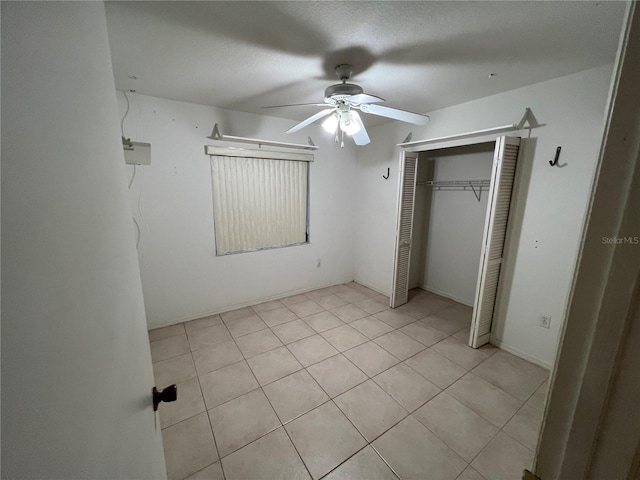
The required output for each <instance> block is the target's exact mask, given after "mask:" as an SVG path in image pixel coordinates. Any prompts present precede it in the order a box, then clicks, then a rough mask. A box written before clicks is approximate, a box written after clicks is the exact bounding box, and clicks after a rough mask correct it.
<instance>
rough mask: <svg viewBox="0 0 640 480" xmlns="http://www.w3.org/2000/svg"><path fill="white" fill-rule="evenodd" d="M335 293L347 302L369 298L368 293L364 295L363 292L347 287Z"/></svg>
mask: <svg viewBox="0 0 640 480" xmlns="http://www.w3.org/2000/svg"><path fill="white" fill-rule="evenodd" d="M336 295H338V296H339V297H340V298H342V299H343V300H346V301H347V302H349V303H355V302H360V301H361V300H364V299H366V298H369V296H368V295H365V294H364V293H360V292H356V291H355V290H353V289H349V291H344V292H341V293H337V294H336Z"/></svg>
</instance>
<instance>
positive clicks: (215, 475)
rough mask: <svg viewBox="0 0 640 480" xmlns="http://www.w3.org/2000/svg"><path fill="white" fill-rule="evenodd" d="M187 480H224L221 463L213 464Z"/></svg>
mask: <svg viewBox="0 0 640 480" xmlns="http://www.w3.org/2000/svg"><path fill="white" fill-rule="evenodd" d="M186 480H224V475H223V473H222V467H221V466H220V462H216V463H212V464H211V465H209V466H208V467H206V468H203V469H202V470H200V471H199V472H196V473H194V474H193V475H191V476H190V477H188V478H187V479H186Z"/></svg>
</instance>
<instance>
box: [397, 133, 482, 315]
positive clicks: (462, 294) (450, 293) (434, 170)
mask: <svg viewBox="0 0 640 480" xmlns="http://www.w3.org/2000/svg"><path fill="white" fill-rule="evenodd" d="M494 148H495V142H487V143H480V144H474V145H467V146H461V147H451V148H444V149H439V150H431V151H425V152H420V155H419V157H418V171H417V186H416V195H415V207H414V208H415V210H414V223H413V232H412V251H411V263H410V272H409V288H415V287H420V288H422V289H424V290H427V291H430V292H433V293H436V294H438V295H442V296H444V297H447V298H451V299H453V300H455V301H457V302H460V303H463V304H465V305H469V306H473V302H474V298H475V288H476V284H477V281H478V267H479V262H480V253H481V246H482V235H483V230H484V222H485V218H486V212H487V199H488V191H487V190H488V188H487V187H483V189H482V191H481V193H480V201H478V200H477V198H476V197H475V195H474V193H473V191H471V190H470V189H467V190H465V191H462V190H444V189H443V190H437V189H436V188H432V187H429V186H425V185H424V182H425V181H429V180H433V181H443V180H444V181H447V180H486V179H489V178H490V176H491V169H492V162H493V152H494Z"/></svg>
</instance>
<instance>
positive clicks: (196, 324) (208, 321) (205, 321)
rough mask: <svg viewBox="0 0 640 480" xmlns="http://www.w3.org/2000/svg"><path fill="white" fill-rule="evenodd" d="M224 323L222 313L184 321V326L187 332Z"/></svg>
mask: <svg viewBox="0 0 640 480" xmlns="http://www.w3.org/2000/svg"><path fill="white" fill-rule="evenodd" d="M221 323H222V317H221V316H220V315H209V316H208V317H203V318H197V319H195V320H191V321H189V322H185V323H184V328H185V329H186V330H187V332H193V331H194V330H200V329H201V328H207V327H215V326H216V325H220V324H221Z"/></svg>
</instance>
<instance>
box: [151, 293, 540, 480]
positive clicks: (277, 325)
mask: <svg viewBox="0 0 640 480" xmlns="http://www.w3.org/2000/svg"><path fill="white" fill-rule="evenodd" d="M410 298H411V300H410V302H409V303H408V304H407V305H404V306H402V307H399V308H397V309H394V310H391V309H389V308H388V304H389V299H388V298H387V297H384V296H383V295H379V294H377V293H376V292H374V291H372V290H370V289H368V288H366V287H363V286H361V285H358V284H357V283H349V284H344V285H336V286H334V287H329V288H324V289H321V290H316V291H313V292H309V293H307V294H304V295H294V296H292V297H288V298H284V299H282V300H275V301H271V302H266V303H262V304H260V305H254V306H253V307H245V308H241V309H239V310H234V311H231V312H226V313H223V314H221V315H213V316H210V317H207V318H201V319H198V320H193V321H190V322H186V323H183V324H179V325H172V326H170V327H165V328H160V329H156V330H152V331H150V332H149V340H150V342H151V354H152V357H153V362H154V373H155V377H156V382H157V385H158V387H159V388H163V387H164V386H166V385H168V384H171V383H177V385H178V401H176V402H174V403H170V404H161V405H160V410H159V416H160V424H161V426H162V429H163V431H162V434H163V441H164V449H165V457H166V466H167V473H168V476H169V478H170V479H177V480H182V479H187V478H188V479H201V480H202V479H226V480H233V479H242V480H247V479H254V478H255V479H267V480H272V479H277V478H281V479H297V478H301V479H302V478H305V479H308V478H313V479H319V478H328V479H338V478H339V479H365V480H371V479H396V478H401V479H405V478H406V479H437V480H441V479H442V480H444V479H456V478H458V479H482V478H485V479H488V480H492V479H519V478H521V475H522V470H523V469H524V468H530V466H531V462H532V459H533V450H534V449H535V446H536V441H537V438H538V432H539V429H540V423H541V420H542V410H543V408H544V396H545V392H546V385H547V382H546V379H547V376H548V372H547V371H546V370H544V369H542V368H540V367H538V366H535V365H533V364H531V363H529V362H526V361H524V360H522V359H520V358H518V357H515V356H513V355H511V354H509V353H506V352H504V351H501V350H499V349H497V348H495V347H493V346H491V345H486V346H485V347H482V348H480V349H478V350H474V349H472V348H469V347H468V346H467V345H466V342H467V337H468V335H469V324H470V320H471V309H470V308H469V307H466V306H463V305H460V304H457V303H455V302H452V301H449V300H447V299H444V298H442V297H438V296H436V295H433V294H430V293H427V292H425V291H422V290H417V289H416V290H413V291H411V294H410Z"/></svg>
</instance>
